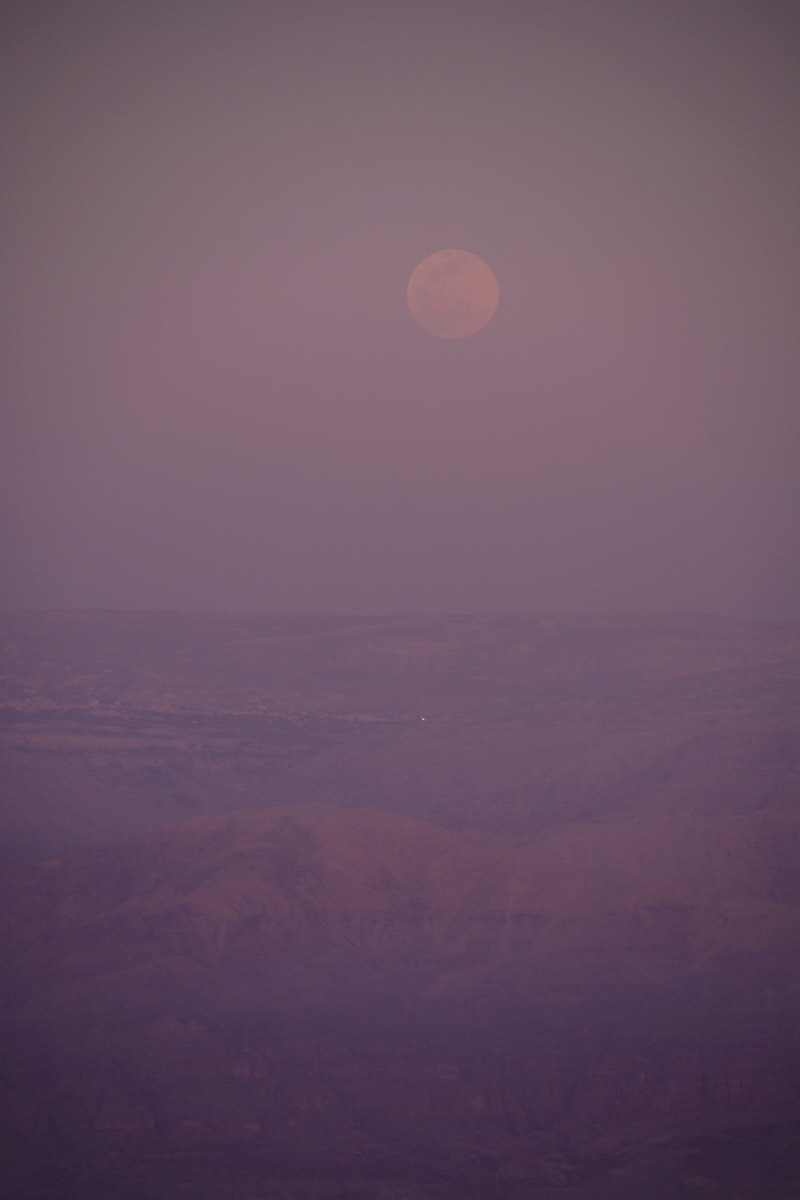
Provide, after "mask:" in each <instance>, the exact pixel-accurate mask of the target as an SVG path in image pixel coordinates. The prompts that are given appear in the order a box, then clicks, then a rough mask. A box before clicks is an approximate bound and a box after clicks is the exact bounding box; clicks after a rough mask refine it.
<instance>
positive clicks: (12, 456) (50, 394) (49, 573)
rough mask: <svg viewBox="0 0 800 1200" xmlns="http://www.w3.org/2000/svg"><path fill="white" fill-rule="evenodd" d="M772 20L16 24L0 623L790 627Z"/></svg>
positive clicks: (794, 159) (27, 20)
mask: <svg viewBox="0 0 800 1200" xmlns="http://www.w3.org/2000/svg"><path fill="white" fill-rule="evenodd" d="M793 9H794V4H791V3H786V4H783V3H775V2H770V0H753V2H749V0H748V2H744V3H742V2H739V0H718V2H717V0H686V2H684V0H652V2H651V0H517V2H504V0H494V2H492V3H488V2H487V3H470V2H468V0H460V2H454V3H441V2H437V0H425V2H423V3H417V2H415V0H405V2H403V3H390V2H382V0H370V2H368V3H350V2H348V0H341V2H339V0H324V2H321V3H304V2H303V0H293V2H290V3H271V2H269V0H262V2H257V0H250V2H245V0H219V2H216V3H213V2H211V0H198V2H196V3H188V2H187V3H173V2H172V0H158V2H153V3H145V2H143V0H134V2H132V3H120V2H117V0H103V2H102V3H96V4H85V3H81V2H80V0H76V2H67V3H62V4H55V3H52V4H51V3H43V2H41V0H25V3H16V4H14V3H11V4H8V3H7V4H6V5H5V8H4V12H5V17H4V18H3V19H4V21H5V22H6V25H5V27H4V28H3V30H2V35H3V42H4V46H5V49H4V61H3V62H2V64H0V67H1V70H0V75H1V76H2V85H1V86H2V92H3V113H4V128H3V135H2V136H3V140H4V146H3V166H4V175H5V178H4V181H3V184H2V202H3V209H4V212H3V222H2V224H3V228H2V237H3V247H4V249H3V255H4V268H3V269H4V276H5V304H4V308H3V330H2V341H3V347H4V351H3V361H4V366H3V371H4V374H5V380H4V405H3V413H4V434H3V471H2V493H1V494H0V501H1V503H2V512H3V517H2V523H3V559H4V563H5V570H4V582H3V587H2V592H0V606H3V607H123V608H131V607H134V608H179V609H226V610H230V609H234V610H241V609H246V610H255V611H258V610H264V609H266V610H328V611H331V610H333V611H342V612H381V611H419V610H439V611H441V610H444V611H450V612H468V611H476V610H500V609H526V610H532V611H554V610H561V611H587V612H591V611H611V610H618V609H653V608H657V609H685V608H693V609H704V610H708V611H713V612H719V613H730V614H737V615H752V616H759V617H788V616H793V615H795V613H796V612H797V609H798V560H799V559H800V555H799V554H798V541H799V540H800V538H799V536H798V529H800V503H799V497H798V492H799V490H800V488H799V487H798V478H800V471H799V470H798V463H800V455H798V424H799V423H800V420H799V418H800V406H799V405H798V351H797V320H798V307H799V306H798V284H797V274H798V259H797V214H796V208H797V204H798V186H797V179H798V172H797V166H798V119H797V116H796V114H797V112H798V103H799V102H800V101H799V100H798V88H797V77H796V65H795V64H796V54H797V35H796V30H795V29H794V28H793V26H792V22H791V19H790V14H791V13H792V11H793ZM448 248H459V249H465V250H470V251H472V252H473V253H475V254H478V255H480V256H481V257H483V258H484V259H485V260H486V261H487V262H488V263H489V265H490V266H491V267H492V270H493V271H494V273H495V275H496V276H497V279H498V282H499V285H500V305H499V308H498V310H497V313H496V315H495V317H494V319H493V321H492V322H491V323H490V324H489V325H488V326H487V327H486V328H485V329H484V330H483V331H482V332H481V333H478V334H476V335H475V336H474V337H473V338H469V339H464V340H454V341H445V340H441V339H438V338H434V337H431V336H430V335H428V334H426V333H424V332H423V331H422V330H421V329H420V328H419V327H418V326H417V325H416V324H415V322H414V321H413V319H412V318H411V316H410V315H409V313H408V310H407V307H406V301H405V288H406V283H407V280H408V277H409V275H410V273H411V271H412V269H413V268H414V267H415V266H416V264H417V263H418V262H419V261H420V260H421V259H422V258H424V257H426V256H427V255H429V254H431V253H432V252H433V251H435V250H440V249H448Z"/></svg>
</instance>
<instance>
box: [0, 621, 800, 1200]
mask: <svg viewBox="0 0 800 1200" xmlns="http://www.w3.org/2000/svg"><path fill="white" fill-rule="evenodd" d="M799 632H800V630H799V629H798V626H797V625H789V624H772V625H765V624H759V623H755V622H746V621H734V620H723V619H717V618H712V617H705V616H697V615H683V616H669V615H658V614H656V615H650V616H647V615H632V616H627V617H621V616H620V617H609V618H602V619H601V618H581V617H562V618H556V617H553V618H529V617H525V616H516V615H497V616H486V617H448V618H435V619H433V618H409V617H392V618H358V617H353V618H337V617H329V616H324V615H321V616H309V617H303V618H296V617H295V618H289V617H285V618H281V617H269V618H268V617H227V618H226V617H215V616H204V615H184V614H156V613H92V614H87V613H28V614H6V615H5V616H4V617H3V618H2V640H3V647H4V649H3V654H4V676H3V682H2V684H0V741H1V743H2V760H1V761H0V771H1V772H2V787H3V797H4V803H3V809H2V830H3V838H4V857H5V865H4V866H3V867H2V868H0V893H1V894H2V898H3V899H2V929H3V941H2V960H1V961H2V979H3V985H2V1001H1V1003H0V1023H1V1025H2V1058H1V1059H0V1104H1V1105H2V1124H3V1128H4V1130H5V1134H4V1138H5V1142H4V1160H3V1172H4V1175H3V1178H4V1185H5V1186H6V1187H7V1190H8V1191H9V1194H11V1195H14V1196H20V1197H25V1198H26V1200H28V1198H29V1200H62V1198H65V1200H160V1198H161V1197H167V1196H169V1197H170V1200H171V1198H172V1197H176V1196H177V1197H184V1198H185V1200H553V1198H555V1197H558V1198H559V1200H634V1198H635V1200H641V1198H642V1197H647V1198H648V1200H649V1198H650V1197H654V1198H655V1200H658V1198H661V1200H674V1198H687V1200H688V1198H689V1197H693V1198H694V1200H720V1198H721V1197H725V1198H726V1200H727V1197H731V1200H788V1198H789V1197H790V1196H791V1197H793V1196H794V1195H795V1194H796V1185H797V1177H798V1170H797V1160H796V1158H793V1157H792V1155H793V1149H792V1148H793V1146H794V1145H796V1141H797V1137H796V1135H797V1131H798V1122H799V1121H800V1093H799V1092H798V1086H797V1078H798V1075H797V1065H798V1064H797V1058H798V1054H797V1048H798V1037H797V1011H798V1000H799V999H800V978H799V977H798V966H797V964H798V956H797V944H798V915H799V913H800V883H799V878H800V877H799V876H798V870H797V864H798V818H797V808H796V801H797V794H798V779H800V771H799V770H798V765H799V764H798V758H800V755H799V754H798V749H800V739H798V722H797V718H798V689H797V680H798V670H797V660H798V645H800V638H799V637H798V633H799Z"/></svg>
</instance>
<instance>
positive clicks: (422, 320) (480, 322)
mask: <svg viewBox="0 0 800 1200" xmlns="http://www.w3.org/2000/svg"><path fill="white" fill-rule="evenodd" d="M406 295H407V297H408V307H409V308H410V309H411V315H412V317H413V318H414V320H415V321H416V322H417V324H418V325H421V326H422V328H423V329H424V330H426V331H427V332H428V333H432V334H433V335H434V337H441V338H465V337H471V336H472V334H473V333H477V332H478V330H479V329H483V327H484V325H486V324H488V322H489V321H491V319H492V317H493V316H494V311H495V309H496V308H497V301H498V300H499V298H500V290H499V288H498V286H497V280H496V279H495V277H494V273H493V272H492V270H491V268H490V267H488V266H487V265H486V263H485V262H484V261H483V259H482V258H478V256H477V254H470V253H469V251H468V250H439V251H437V253H436V254H431V255H429V257H428V258H424V259H423V260H422V262H421V263H420V264H419V266H418V267H415V268H414V271H413V272H412V274H411V278H410V279H409V281H408V289H407V291H406Z"/></svg>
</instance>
